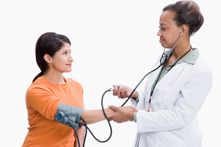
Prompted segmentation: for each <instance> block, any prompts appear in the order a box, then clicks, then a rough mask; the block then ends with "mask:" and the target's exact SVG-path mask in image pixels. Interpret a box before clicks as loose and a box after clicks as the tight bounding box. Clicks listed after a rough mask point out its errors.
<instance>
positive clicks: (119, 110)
mask: <svg viewBox="0 0 221 147" xmlns="http://www.w3.org/2000/svg"><path fill="white" fill-rule="evenodd" d="M108 108H109V109H111V110H113V111H114V114H112V116H110V117H109V119H110V120H113V121H115V122H117V123H122V122H126V121H133V120H134V113H135V112H138V111H137V109H135V108H134V107H132V106H124V107H116V106H109V107H108Z"/></svg>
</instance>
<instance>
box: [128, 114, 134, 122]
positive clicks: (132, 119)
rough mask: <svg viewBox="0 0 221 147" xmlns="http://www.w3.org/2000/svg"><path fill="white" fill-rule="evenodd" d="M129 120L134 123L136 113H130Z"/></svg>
mask: <svg viewBox="0 0 221 147" xmlns="http://www.w3.org/2000/svg"><path fill="white" fill-rule="evenodd" d="M128 120H129V121H134V112H129V113H128Z"/></svg>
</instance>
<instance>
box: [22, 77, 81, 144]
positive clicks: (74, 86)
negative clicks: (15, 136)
mask: <svg viewBox="0 0 221 147" xmlns="http://www.w3.org/2000/svg"><path fill="white" fill-rule="evenodd" d="M64 79H65V81H66V83H65V84H53V83H51V82H49V81H48V80H47V79H45V78H44V77H39V78H38V79H37V80H36V81H35V82H33V83H32V84H31V85H30V87H29V88H28V90H27V92H26V106H27V110H28V121H29V126H30V127H28V130H29V131H28V134H27V136H26V138H25V141H24V143H23V147H29V146H31V147H48V146H51V147H71V146H73V145H74V142H75V137H74V131H73V129H72V128H71V127H68V126H66V125H64V124H61V123H59V122H56V121H54V118H55V114H56V112H57V108H58V105H59V104H60V103H64V104H67V105H70V106H74V107H78V108H84V103H83V88H82V86H81V85H80V83H78V82H76V81H74V80H72V79H67V78H64Z"/></svg>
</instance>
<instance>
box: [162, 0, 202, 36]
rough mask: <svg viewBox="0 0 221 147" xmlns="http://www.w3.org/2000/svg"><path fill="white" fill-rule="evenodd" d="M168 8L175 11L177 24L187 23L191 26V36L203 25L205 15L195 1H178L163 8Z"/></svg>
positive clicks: (165, 9)
mask: <svg viewBox="0 0 221 147" xmlns="http://www.w3.org/2000/svg"><path fill="white" fill-rule="evenodd" d="M167 10H169V11H173V12H175V16H174V18H173V20H174V21H175V22H176V24H177V26H181V25H183V24H185V25H187V26H188V27H189V35H190V36H191V35H192V34H193V33H196V32H197V31H198V30H199V29H200V27H201V26H202V25H203V22H204V18H203V15H202V14H201V12H200V8H199V6H198V5H197V4H196V3H195V2H193V1H189V0H183V1H178V2H176V3H175V4H170V5H168V6H166V7H165V8H164V9H163V11H167Z"/></svg>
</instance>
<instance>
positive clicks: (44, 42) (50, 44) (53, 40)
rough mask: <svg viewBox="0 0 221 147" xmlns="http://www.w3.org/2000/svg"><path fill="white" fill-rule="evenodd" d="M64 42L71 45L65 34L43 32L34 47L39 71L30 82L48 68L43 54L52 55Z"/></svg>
mask: <svg viewBox="0 0 221 147" xmlns="http://www.w3.org/2000/svg"><path fill="white" fill-rule="evenodd" d="M64 43H68V44H70V45H71V42H70V40H69V39H68V38H67V37H66V36H64V35H61V34H57V33H54V32H47V33H44V34H42V35H41V36H40V37H39V38H38V40H37V43H36V47H35V56H36V62H37V65H38V67H39V68H40V70H41V72H40V73H39V74H38V75H36V76H35V78H34V79H33V81H32V82H34V81H35V80H36V79H37V78H39V77H40V76H42V75H44V73H45V71H46V70H47V68H48V65H47V63H46V61H45V60H44V55H45V54H48V55H50V56H51V57H53V56H54V55H55V53H56V52H57V51H59V50H60V49H61V48H62V46H64Z"/></svg>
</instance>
